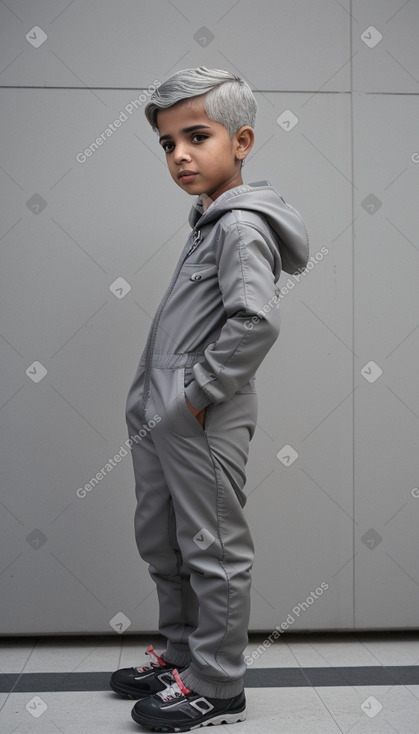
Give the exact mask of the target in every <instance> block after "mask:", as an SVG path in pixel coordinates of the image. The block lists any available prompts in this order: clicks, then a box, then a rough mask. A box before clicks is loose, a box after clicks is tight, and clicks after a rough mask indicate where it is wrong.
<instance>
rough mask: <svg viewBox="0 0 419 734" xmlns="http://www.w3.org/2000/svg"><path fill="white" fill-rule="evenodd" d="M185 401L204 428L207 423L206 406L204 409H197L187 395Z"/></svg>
mask: <svg viewBox="0 0 419 734" xmlns="http://www.w3.org/2000/svg"><path fill="white" fill-rule="evenodd" d="M185 402H186V405H187V406H188V408H189V410H190V411H191V413H192V415H194V416H195V418H196V419H197V420H198V422H199V423H200V424H201V426H202V428H203V427H204V423H205V410H206V409H205V408H202V410H196V408H194V407H193V405H192V403H190V402H189V400H188V398H187V397H186V395H185Z"/></svg>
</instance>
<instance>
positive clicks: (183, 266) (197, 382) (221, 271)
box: [143, 181, 309, 410]
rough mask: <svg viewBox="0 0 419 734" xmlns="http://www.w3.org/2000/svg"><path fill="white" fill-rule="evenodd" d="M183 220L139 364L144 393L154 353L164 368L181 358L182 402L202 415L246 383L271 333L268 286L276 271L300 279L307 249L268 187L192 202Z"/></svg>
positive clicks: (299, 226) (274, 326)
mask: <svg viewBox="0 0 419 734" xmlns="http://www.w3.org/2000/svg"><path fill="white" fill-rule="evenodd" d="M189 223H190V225H191V227H192V232H191V233H190V235H189V237H188V241H187V243H186V246H185V249H184V250H183V252H182V255H181V257H180V260H179V263H178V266H177V268H176V270H175V273H174V275H173V278H172V281H171V283H170V285H169V287H168V289H167V291H166V294H165V295H164V297H163V300H162V302H161V304H160V306H159V308H158V310H157V313H156V315H155V317H154V320H153V323H152V326H151V329H150V334H149V337H148V341H147V346H146V348H145V350H144V353H143V364H144V362H145V388H146V389H145V393H146V394H147V392H148V391H149V387H150V370H151V369H152V363H153V355H156V357H157V356H158V358H159V360H160V364H161V359H162V357H164V355H166V356H167V367H170V366H171V365H173V366H174V365H175V364H176V363H179V361H178V360H179V358H182V355H189V360H188V364H191V366H190V367H188V368H187V369H186V370H185V395H186V397H187V398H188V400H189V401H190V403H191V404H192V405H193V406H194V407H195V408H196V409H198V410H201V409H202V408H204V407H206V406H208V405H209V404H211V403H215V404H217V403H221V402H224V401H226V400H228V399H229V398H231V397H232V396H233V395H234V394H235V393H236V392H238V391H239V390H241V389H243V388H244V387H245V386H246V385H247V384H248V383H249V382H250V381H251V380H252V379H253V377H254V375H255V372H256V370H257V368H258V367H259V365H260V364H261V362H262V360H263V359H264V357H265V355H266V354H267V352H268V351H269V349H270V348H271V346H272V345H273V343H274V342H275V340H276V338H277V337H278V334H279V329H280V315H279V309H278V304H279V300H280V296H279V293H278V288H277V286H276V282H277V281H278V279H279V276H280V274H281V271H282V270H284V271H285V272H287V273H297V272H301V270H302V269H304V267H305V266H306V264H307V262H308V256H309V249H308V236H307V231H306V228H305V225H304V222H303V220H302V218H301V216H300V214H299V213H298V212H297V211H296V210H295V209H294V208H293V207H291V206H290V205H289V204H286V202H285V201H284V199H283V198H282V197H281V196H280V195H279V194H278V193H277V192H276V191H275V189H274V188H273V187H272V186H271V185H270V184H269V183H268V182H267V181H258V182H257V183H252V184H248V185H247V184H243V185H241V186H237V187H235V188H233V189H229V190H228V191H226V192H225V193H224V194H222V195H221V196H219V197H218V198H217V199H216V200H215V201H214V202H213V203H212V204H211V205H210V206H209V207H208V209H207V210H206V211H203V208H202V204H201V200H200V198H199V197H198V199H197V200H196V202H195V204H194V205H193V207H192V209H191V212H190V215H189ZM191 355H194V356H193V357H192V362H191V359H190V357H191Z"/></svg>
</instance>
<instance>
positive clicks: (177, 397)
mask: <svg viewBox="0 0 419 734" xmlns="http://www.w3.org/2000/svg"><path fill="white" fill-rule="evenodd" d="M177 372H178V374H177V375H173V374H169V373H167V374H165V371H164V370H159V371H156V375H155V376H154V384H153V387H154V390H152V395H154V402H153V403H152V405H153V409H155V410H157V411H158V412H159V413H160V415H162V421H161V423H159V426H158V428H156V429H155V430H154V431H153V443H154V444H155V447H156V451H157V454H158V457H159V459H160V462H161V465H162V468H163V472H164V475H165V477H166V481H167V485H168V488H169V492H170V494H171V497H172V501H173V508H174V513H175V516H176V532H177V540H178V544H179V547H180V550H181V554H182V559H183V564H184V566H185V567H186V568H187V569H188V572H189V573H190V579H191V586H192V588H193V590H194V591H195V593H196V596H197V598H198V603H199V619H198V626H197V628H196V629H195V630H194V631H192V632H191V634H190V635H189V647H190V653H191V664H190V665H189V667H188V668H187V670H185V671H183V672H182V674H181V677H182V680H183V681H184V683H185V685H187V686H188V688H190V689H191V690H194V691H196V692H197V693H200V694H201V695H207V696H210V697H215V698H230V697H232V696H235V695H237V694H238V693H240V692H241V690H242V688H243V675H244V672H245V669H246V665H245V662H244V657H243V651H244V648H245V646H246V644H247V639H248V638H247V630H248V622H249V613H250V586H251V576H250V571H251V567H252V563H253V543H252V539H251V535H250V531H249V527H248V523H247V520H246V518H245V515H244V513H243V504H244V498H245V496H244V494H243V487H244V483H245V465H246V462H247V457H248V448H249V441H250V439H251V437H252V435H253V431H254V428H255V424H256V413H257V402H256V395H255V394H246V395H236V396H235V398H234V400H232V401H229V402H228V403H223V404H221V405H215V406H213V405H212V406H209V408H208V409H207V414H206V424H205V430H204V429H202V427H201V426H200V424H199V422H198V421H197V419H196V418H194V416H193V415H192V413H191V412H190V411H189V409H188V408H187V406H186V403H185V401H184V393H183V387H182V379H183V375H182V370H179V371H177ZM173 379H176V381H177V387H176V389H175V390H174V386H173ZM174 393H175V394H174ZM165 403H166V405H165ZM168 649H170V648H168Z"/></svg>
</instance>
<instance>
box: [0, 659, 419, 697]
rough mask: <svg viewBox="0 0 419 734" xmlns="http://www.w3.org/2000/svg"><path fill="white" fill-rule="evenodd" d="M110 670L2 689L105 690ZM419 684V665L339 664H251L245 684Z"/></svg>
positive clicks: (16, 680) (25, 679)
mask: <svg viewBox="0 0 419 734" xmlns="http://www.w3.org/2000/svg"><path fill="white" fill-rule="evenodd" d="M110 676H111V673H110V672H109V673H22V674H19V673H1V674H0V692H1V693H10V692H13V693H34V692H37V693H41V692H44V693H47V692H53V691H57V692H65V691H108V690H110V689H109V678H110ZM418 684H419V666H416V665H411V666H405V665H388V666H386V667H385V668H384V667H382V666H379V665H377V666H359V667H339V668H251V669H249V670H247V672H246V675H245V685H246V687H247V688H298V687H301V686H315V687H320V686H332V687H333V686H404V685H418Z"/></svg>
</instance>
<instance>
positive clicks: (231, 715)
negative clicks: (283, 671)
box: [131, 670, 246, 732]
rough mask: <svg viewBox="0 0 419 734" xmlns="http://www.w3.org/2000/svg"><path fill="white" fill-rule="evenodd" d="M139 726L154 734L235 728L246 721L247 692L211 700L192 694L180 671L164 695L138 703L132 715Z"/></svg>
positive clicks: (162, 693)
mask: <svg viewBox="0 0 419 734" xmlns="http://www.w3.org/2000/svg"><path fill="white" fill-rule="evenodd" d="M131 716H132V718H133V719H134V721H135V722H136V723H137V724H141V725H142V726H145V727H146V728H147V729H151V731H163V732H182V731H190V730H191V729H199V728H200V727H201V726H210V725H212V726H216V725H217V724H235V723H236V722H238V721H244V720H245V718H246V698H245V695H244V691H242V692H241V693H240V694H239V695H238V696H234V698H228V699H222V698H208V696H201V695H200V694H199V693H194V692H193V691H190V690H189V688H187V687H186V686H185V684H184V683H182V680H181V678H180V676H179V673H178V671H177V670H174V671H173V676H172V683H171V685H170V686H169V687H168V688H166V690H165V691H160V692H159V693H156V694H155V695H153V696H149V697H148V698H145V699H144V700H143V701H138V703H136V704H135V706H134V708H133V709H132V711H131Z"/></svg>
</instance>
